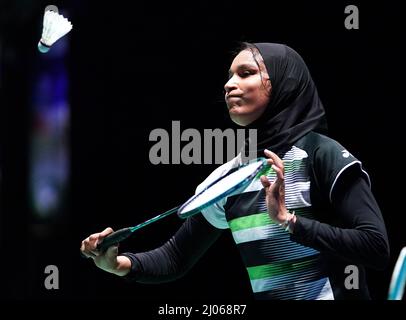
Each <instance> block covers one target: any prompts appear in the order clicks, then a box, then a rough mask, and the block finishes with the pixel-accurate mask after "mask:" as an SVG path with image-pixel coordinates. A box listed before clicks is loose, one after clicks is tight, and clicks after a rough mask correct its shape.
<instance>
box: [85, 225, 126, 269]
mask: <svg viewBox="0 0 406 320" xmlns="http://www.w3.org/2000/svg"><path fill="white" fill-rule="evenodd" d="M112 232H113V229H112V228H106V229H104V230H103V231H102V232H100V233H93V234H91V235H90V236H89V237H87V238H86V239H85V240H83V241H82V245H81V247H80V251H81V253H82V254H83V255H84V256H85V257H87V258H92V259H93V261H94V263H95V265H96V266H97V267H98V268H100V269H102V270H104V271H107V272H110V273H114V274H117V275H120V276H124V275H126V274H127V273H128V272H129V271H130V269H131V261H130V259H128V258H127V257H125V256H118V246H116V245H114V246H111V247H109V248H108V249H107V250H106V251H104V252H102V251H99V250H97V245H98V244H99V243H100V242H102V240H103V239H104V238H105V237H107V236H108V235H109V234H110V233H112Z"/></svg>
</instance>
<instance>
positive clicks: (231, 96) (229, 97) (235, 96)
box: [226, 94, 242, 100]
mask: <svg viewBox="0 0 406 320" xmlns="http://www.w3.org/2000/svg"><path fill="white" fill-rule="evenodd" d="M235 99H242V95H236V94H230V95H227V96H226V100H235Z"/></svg>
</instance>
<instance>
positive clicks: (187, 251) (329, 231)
mask: <svg viewBox="0 0 406 320" xmlns="http://www.w3.org/2000/svg"><path fill="white" fill-rule="evenodd" d="M229 72H230V79H229V81H228V82H227V83H226V84H225V100H226V104H227V107H228V110H229V114H230V117H231V119H232V120H233V121H234V122H235V123H236V124H238V125H240V126H244V127H246V128H255V129H257V140H258V145H257V148H256V149H255V150H246V151H245V152H254V153H255V154H256V155H259V156H261V155H262V154H264V155H265V156H266V157H267V158H268V163H269V164H270V166H271V167H270V169H269V171H268V172H267V173H266V174H265V175H264V176H262V177H261V180H260V182H258V181H254V182H252V183H251V185H250V186H249V187H247V189H245V191H244V192H243V193H241V194H238V195H234V196H230V197H228V198H225V199H222V200H221V201H219V202H218V203H216V204H215V205H213V206H211V207H209V208H207V209H204V210H203V211H202V214H199V215H195V216H193V217H190V218H188V219H187V220H186V221H185V223H184V224H183V225H182V226H181V228H180V229H179V230H178V232H177V233H176V234H175V236H174V237H172V238H171V239H170V240H169V241H168V242H167V243H165V244H164V245H163V246H162V247H160V248H157V249H155V250H152V251H149V252H144V253H137V254H134V253H123V254H121V255H118V251H117V247H111V248H109V249H108V250H107V252H106V253H100V252H97V251H96V249H95V248H96V246H97V243H98V242H100V241H101V240H102V239H103V238H104V237H106V236H107V235H108V234H109V233H111V232H112V230H111V228H107V229H106V230H104V231H103V232H101V233H96V234H93V235H91V236H90V237H88V238H87V239H85V240H84V241H83V242H82V246H81V250H82V253H83V254H85V255H87V256H88V257H91V258H93V259H94V261H95V264H96V265H97V266H98V267H99V268H101V269H103V270H106V271H108V272H112V273H115V274H117V275H120V276H125V277H126V278H131V279H135V280H136V281H139V282H144V283H148V282H150V283H151V282H163V281H168V280H172V279H175V278H177V277H179V276H181V275H182V274H184V273H185V272H186V271H187V270H188V269H189V268H190V267H191V266H192V265H193V264H194V263H195V262H196V261H197V260H198V258H199V257H200V256H201V255H202V254H203V253H204V252H205V251H206V250H207V248H209V247H210V245H211V244H212V243H213V242H214V241H215V240H216V239H217V238H218V237H219V235H220V234H221V232H222V230H224V229H230V230H231V232H232V235H233V238H234V240H235V242H236V244H237V246H238V248H239V250H240V253H241V256H242V259H243V262H244V264H245V266H246V268H247V272H248V275H249V278H250V281H251V286H252V290H253V292H254V295H255V297H256V298H258V299H311V300H313V299H368V298H369V293H368V288H367V285H366V280H365V269H364V267H365V266H367V267H372V268H377V269H381V268H383V267H384V266H385V265H386V263H387V261H388V258H389V245H388V240H387V235H386V230H385V225H384V222H383V219H382V215H381V212H380V209H379V207H378V205H377V203H376V201H375V199H374V196H373V194H372V192H371V190H370V181H369V177H368V175H367V173H366V172H365V171H364V170H363V168H362V165H361V162H360V161H358V160H357V159H356V158H355V157H354V156H353V155H352V154H351V153H349V152H348V151H347V150H346V149H345V148H344V147H342V146H341V145H340V144H339V143H337V142H336V141H334V140H332V139H330V138H328V137H327V136H325V135H324V134H325V132H326V129H327V125H326V119H325V113H324V108H323V105H322V103H321V101H320V99H319V97H318V93H317V89H316V87H315V85H314V83H313V80H312V78H311V76H310V73H309V71H308V69H307V67H306V65H305V63H304V61H303V60H302V58H301V57H300V56H299V55H298V54H297V53H296V52H295V51H294V50H293V49H291V48H289V47H288V46H285V45H281V44H272V43H258V44H254V45H252V44H245V46H244V47H243V48H242V50H240V51H239V53H238V54H237V55H236V56H235V58H234V60H233V62H232V65H231V68H230V71H229ZM247 145H249V144H247ZM251 158H252V157H251ZM241 159H242V157H240V156H237V157H236V158H235V159H233V160H231V161H230V162H228V163H226V164H224V165H222V166H220V167H219V168H218V169H216V170H215V171H214V172H213V173H212V174H211V175H210V176H209V177H208V178H207V179H206V180H205V181H204V182H203V183H202V184H201V185H199V186H198V188H197V191H199V190H201V189H202V188H204V187H205V186H206V185H207V184H208V181H213V179H214V178H216V177H219V176H221V175H223V174H224V173H226V172H228V171H229V170H230V169H232V168H233V167H235V166H238V165H240V164H241ZM348 270H357V272H359V274H358V275H359V278H358V280H359V282H358V281H357V283H349V282H348V281H347V280H348V279H347V278H348V276H349V273H348ZM355 280H356V279H355Z"/></svg>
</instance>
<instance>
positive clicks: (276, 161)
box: [264, 149, 283, 168]
mask: <svg viewBox="0 0 406 320" xmlns="http://www.w3.org/2000/svg"><path fill="white" fill-rule="evenodd" d="M264 153H265V155H266V156H267V157H268V158H270V159H268V160H272V164H275V165H276V166H278V167H279V168H283V161H282V159H281V158H279V157H278V155H277V154H276V153H274V152H272V151H270V150H268V149H265V150H264ZM268 163H269V162H268Z"/></svg>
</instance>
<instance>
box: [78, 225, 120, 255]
mask: <svg viewBox="0 0 406 320" xmlns="http://www.w3.org/2000/svg"><path fill="white" fill-rule="evenodd" d="M112 232H113V229H111V228H106V229H105V230H103V231H102V232H100V233H93V234H91V235H90V236H89V237H87V238H86V239H85V240H83V241H82V243H81V246H80V251H81V253H82V254H83V255H84V256H85V257H87V258H92V259H94V258H96V257H98V256H99V255H101V254H102V253H100V252H99V251H98V250H97V245H98V244H99V242H101V240H103V239H104V238H105V237H106V236H107V235H109V234H110V233H112Z"/></svg>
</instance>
